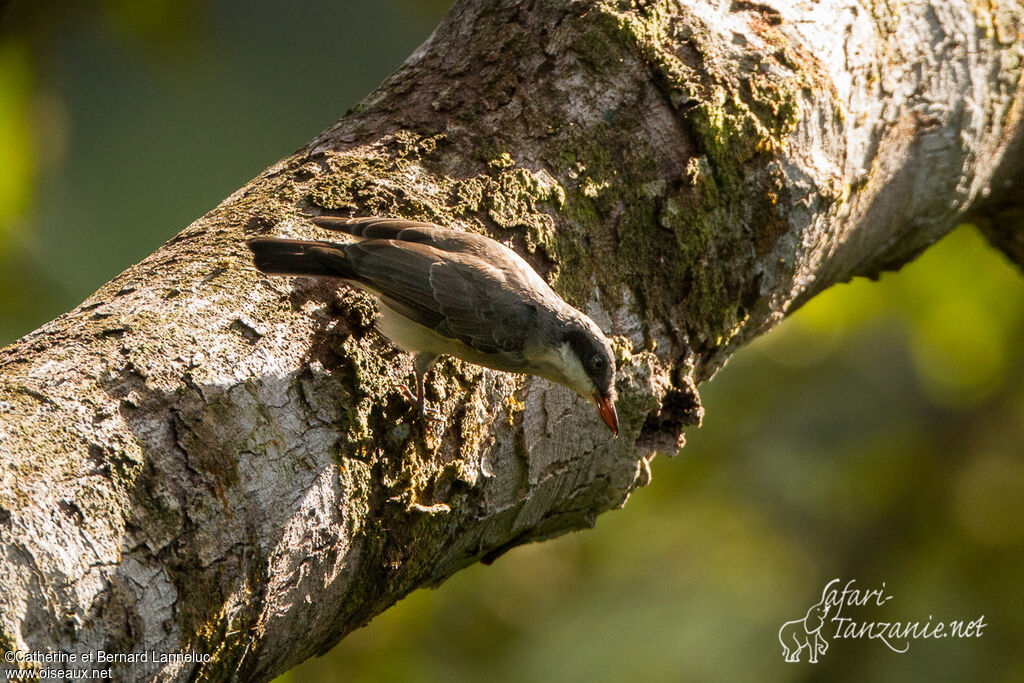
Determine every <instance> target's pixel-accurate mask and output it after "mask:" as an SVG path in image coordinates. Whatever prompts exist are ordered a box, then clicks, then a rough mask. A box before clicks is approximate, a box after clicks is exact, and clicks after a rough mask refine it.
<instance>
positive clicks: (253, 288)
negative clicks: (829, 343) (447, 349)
mask: <svg viewBox="0 0 1024 683" xmlns="http://www.w3.org/2000/svg"><path fill="white" fill-rule="evenodd" d="M1020 17H1021V6H1020V4H1019V3H1016V2H1000V3H998V4H995V3H994V4H988V3H984V2H980V3H979V2H965V1H962V0H945V1H939V0H933V1H932V2H917V3H892V4H890V3H884V2H874V1H873V0H866V1H861V2H858V1H854V0H824V1H822V2H816V3H802V2H785V1H782V0H778V1H775V0H773V1H772V2H770V3H768V4H758V3H753V2H746V1H741V0H735V1H724V2H723V1H714V0H711V1H709V0H699V1H698V2H687V3H683V2H679V1H674V0H658V1H651V2H641V1H639V0H637V1H634V2H627V1H625V0H623V1H618V0H604V1H586V2H584V1H572V0H557V1H556V0H544V1H543V2H542V1H540V0H536V1H534V2H504V1H498V0H475V1H468V0H467V1H462V2H458V3H457V4H456V5H455V6H454V7H453V9H452V10H451V12H450V13H449V15H448V17H447V18H446V19H445V21H444V22H443V23H442V25H441V26H440V27H439V28H438V29H437V31H436V32H435V34H434V35H433V36H432V37H431V39H430V40H428V41H427V43H426V44H425V45H424V46H423V47H422V48H420V49H419V50H418V51H417V52H416V53H415V54H414V55H413V56H412V57H410V59H409V60H408V61H407V62H406V64H405V65H404V66H403V67H402V68H401V69H400V70H399V71H398V72H397V73H395V74H394V75H393V76H392V77H391V78H389V79H388V80H387V81H386V82H385V83H384V84H383V85H382V86H381V87H380V89H379V90H378V91H376V92H375V93H374V94H372V95H371V96H370V97H369V98H368V99H367V100H366V101H365V102H363V103H362V104H361V105H360V106H359V107H357V108H356V109H355V110H354V111H352V112H350V113H349V114H348V115H347V116H346V117H345V118H343V119H342V120H341V121H339V122H338V123H337V124H336V125H335V126H334V127H332V128H331V129H330V130H328V131H326V132H325V133H324V134H322V135H321V136H320V137H319V138H317V139H316V140H314V141H313V142H312V143H310V144H309V146H308V147H306V148H304V149H302V150H300V151H298V152H297V153H296V154H295V155H293V156H292V157H290V158H288V159H285V160H283V161H281V162H280V163H278V164H276V165H275V166H273V167H272V168H270V169H268V170H267V171H266V172H264V173H263V174H262V175H260V176H259V177H258V178H256V179H255V180H253V181H252V182H251V183H249V184H248V185H247V186H246V187H244V188H242V189H241V190H239V191H238V192H237V193H235V194H234V195H232V196H231V197H229V198H228V199H227V200H225V201H224V203H223V204H221V205H220V206H219V207H218V208H217V209H215V210H214V211H212V212H211V213H210V214H208V215H207V216H204V217H203V218H201V219H200V220H198V221H196V222H195V223H194V224H193V225H191V226H190V227H188V228H187V229H186V230H184V231H183V232H182V233H181V234H180V235H178V236H177V237H175V238H174V239H172V240H171V241H170V242H168V243H167V244H166V245H164V246H163V247H162V248H161V249H160V250H159V251H157V252H156V253H155V254H153V255H152V256H151V257H149V258H147V259H146V260H145V261H143V262H142V263H140V264H138V265H137V266H134V267H132V268H131V269H129V270H128V271H126V272H125V273H123V274H122V275H120V276H118V277H117V278H115V279H114V280H113V281H112V282H111V283H109V284H108V285H106V286H104V287H103V288H102V289H100V290H99V291H98V292H96V294H94V295H93V296H92V297H90V298H89V299H88V300H87V301H86V302H85V303H83V304H82V305H81V306H79V307H78V308H76V309H75V310H74V311H72V312H70V313H68V314H66V315H64V316H62V317H60V318H59V319H57V320H55V321H53V322H52V323H50V324H48V325H46V326H44V327H43V328H41V329H40V330H38V331H36V332H34V333H32V334H30V335H28V336H27V337H25V338H23V339H21V340H19V341H18V342H16V343H15V344H13V345H11V346H10V347H8V348H6V349H4V350H3V351H0V533H2V537H0V646H2V649H4V650H5V651H9V650H19V651H22V652H40V651H42V652H56V651H64V652H75V653H81V652H85V651H89V650H105V651H108V652H120V653H128V652H133V651H143V650H150V651H156V652H164V653H175V652H189V651H195V652H201V653H207V654H209V655H211V656H212V657H211V658H210V661H208V662H206V663H200V664H197V663H194V662H171V663H160V662H157V663H154V662H152V661H150V662H149V663H147V664H134V665H119V666H115V675H116V676H117V677H119V678H123V679H125V680H146V679H159V680H185V679H191V678H195V677H198V678H203V679H212V680H222V679H231V678H238V679H242V680H267V679H268V678H270V677H272V676H273V675H275V674H277V673H280V672H282V671H284V670H286V669H287V668H288V667H290V666H291V665H293V664H295V663H297V662H299V661H301V660H302V659H304V658H306V657H308V656H310V655H312V654H314V653H317V652H322V651H324V650H326V649H327V648H329V647H330V646H331V645H333V644H334V643H335V642H337V640H338V639H339V638H341V637H342V636H343V635H345V634H346V633H347V632H349V631H351V630H352V629H354V628H357V627H358V626H360V625H361V624H364V623H365V622H366V621H367V620H369V619H370V618H372V617H373V616H374V615H375V614H377V613H379V612H381V611H382V610H384V609H386V608H387V607H388V606H390V605H391V604H393V603H394V602H395V601H396V600H398V599H399V598H401V597H402V596H403V595H405V594H407V593H408V592H409V591H411V590H413V589H415V588H417V587H420V586H430V585H436V584H438V583H439V582H441V581H443V580H444V579H445V578H446V577H447V576H449V575H451V574H452V573H453V572H455V571H457V570H458V569H459V568H461V567H464V566H466V565H468V564H470V563H473V562H477V561H479V560H481V559H487V558H493V557H496V556H497V555H499V554H501V553H502V552H503V551H505V550H506V549H508V548H511V547H513V546H515V545H517V544H521V543H525V542H527V541H532V540H537V539H542V538H547V537H551V536H554V535H557V534H561V533H564V532H566V531H568V530H572V529H579V528H582V527H586V526H588V525H591V524H593V522H594V519H595V517H596V515H598V514H599V513H601V512H603V511H605V510H609V509H612V508H616V507H619V506H621V505H622V504H623V503H624V502H625V500H626V498H627V497H628V496H629V495H630V493H631V492H632V491H633V490H634V489H636V488H637V487H639V486H643V485H644V484H646V483H647V482H648V481H649V478H650V469H649V460H650V458H651V457H652V455H653V454H654V452H656V451H658V452H665V453H670V454H671V453H674V452H675V451H676V450H677V449H678V448H679V447H680V446H681V444H682V436H681V433H682V430H683V428H684V427H686V426H688V425H693V424H696V423H697V422H698V421H699V418H700V413H701V409H700V405H699V401H698V398H697V394H696V391H695V385H696V383H699V382H701V381H703V380H705V379H707V378H708V377H709V376H711V374H713V373H714V371H715V370H716V369H717V368H718V367H720V366H721V364H722V363H723V362H724V361H725V360H726V359H727V358H728V356H729V355H730V354H731V353H732V352H733V351H734V350H735V349H736V348H737V347H738V346H740V345H742V344H743V343H745V342H747V341H749V340H750V339H752V338H753V337H755V336H756V335H758V334H761V333H763V332H765V331H766V330H768V329H769V328H771V327H772V326H773V325H774V324H775V323H776V322H777V321H779V320H780V319H781V318H782V317H783V316H784V315H785V314H786V313H787V312H788V311H790V310H792V308H793V307H794V306H796V305H799V304H800V303H801V302H803V301H805V300H806V299H807V298H809V297H810V296H813V295H814V294H815V293H817V292H819V291H821V290H823V289H825V288H826V287H828V286H829V285H831V284H833V283H835V282H838V281H842V280H846V279H849V278H851V277H853V276H857V275H867V276H872V275H875V274H877V273H878V272H879V271H881V270H883V269H890V268H896V267H898V266H899V265H901V264H902V263H904V262H906V261H907V260H909V259H910V258H912V257H913V256H914V255H915V254H917V253H918V252H920V251H921V250H922V249H924V248H925V247H926V246H928V245H929V244H931V243H932V242H934V241H935V240H936V239H938V238H939V237H941V236H942V235H943V234H945V233H946V232H947V231H949V230H950V229H951V228H953V227H954V226H955V225H956V224H957V223H958V221H960V220H962V219H963V217H964V216H966V215H971V214H972V213H973V214H978V215H982V214H983V215H986V216H988V215H995V214H998V215H1000V216H1011V215H1016V216H1018V219H1017V220H1016V222H1015V223H1013V224H1012V227H1011V228H1010V229H1008V230H996V229H993V231H992V234H993V235H997V234H998V235H1001V236H1002V238H1001V239H1002V240H1003V244H1004V245H1009V246H1006V248H1007V249H1008V250H1009V251H1010V252H1011V253H1013V249H1014V248H1016V249H1018V250H1019V249H1020V244H1021V243H1020V241H1019V237H1018V236H1019V228H1020V225H1021V223H1020V220H1019V216H1020V213H1019V212H1020V209H1019V205H1015V202H1018V201H1019V200H1020V198H1021V196H1022V194H1024V193H1022V192H1021V189H1022V185H1021V183H1020V181H1019V180H1018V177H1017V176H1016V175H1015V174H1016V171H1017V170H1018V167H1019V165H1020V162H1019V156H1017V157H1016V158H1012V157H1013V155H1011V154H1010V153H1009V150H1011V149H1013V148H1014V147H1015V146H1017V147H1016V149H1020V147H1019V145H1020V141H1021V138H1022V125H1021V118H1022V117H1021V114H1022V95H1021V54H1022V40H1021V35H1020ZM992 207H999V209H998V211H994V209H993V208H992ZM1013 211H1016V212H1017V213H1016V214H1013ZM318 212H332V213H341V214H352V215H392V216H402V217H408V218H417V219H426V220H430V221H434V222H437V223H440V224H443V225H451V226H456V227H459V228H462V229H466V230H475V231H480V232H484V233H487V234H490V235H492V236H494V237H496V238H497V239H499V240H503V241H505V242H506V243H508V244H510V245H512V246H513V248H515V249H517V250H519V251H520V252H521V253H522V254H524V255H525V257H526V258H527V259H528V260H529V261H530V262H531V263H533V264H534V265H535V266H536V268H537V269H538V270H539V271H540V272H541V273H542V274H544V275H545V276H546V277H547V278H548V279H549V281H550V282H551V283H552V284H553V286H554V287H555V289H556V290H558V291H559V292H560V293H562V294H563V296H565V297H566V298H567V299H568V300H569V301H571V302H572V303H574V304H576V305H578V306H580V307H581V308H583V309H584V310H586V311H587V312H589V313H590V314H591V315H592V317H594V319H595V320H596V321H597V322H598V323H599V324H600V325H601V326H602V327H603V328H604V329H605V330H606V331H608V332H610V333H611V334H612V335H615V340H616V341H615V343H616V347H617V354H618V357H619V363H620V367H621V372H620V378H619V385H618V388H619V394H620V397H621V398H620V402H619V415H620V419H621V424H622V434H621V436H620V437H619V438H618V439H617V440H613V439H610V438H609V436H608V434H607V430H606V429H605V427H604V426H603V425H602V424H601V422H600V420H599V419H598V418H597V416H596V414H595V413H594V411H593V410H592V409H591V408H590V407H589V406H587V405H584V404H583V403H582V401H581V400H580V399H577V398H576V397H574V396H573V395H571V393H570V392H569V391H568V390H566V389H563V388H561V387H557V386H553V385H551V384H549V383H547V382H545V381H542V380H538V379H531V378H524V377H518V376H509V375H505V374H501V373H495V372H490V371H484V370H481V369H479V368H477V367H474V366H468V365H464V364H461V363H459V362H457V361H453V360H450V359H449V360H445V361H443V362H441V363H440V364H439V365H438V367H437V369H436V370H435V371H434V373H433V374H432V376H431V379H430V381H429V386H428V390H427V391H428V397H429V398H430V399H431V400H432V401H434V402H436V403H438V404H439V405H440V406H441V410H442V416H443V420H442V422H441V423H439V424H438V425H436V426H435V427H434V428H433V429H429V430H428V429H427V428H425V427H424V426H423V425H422V424H421V423H420V422H419V421H418V420H417V419H416V417H415V416H414V414H413V413H412V412H411V411H410V409H409V407H408V406H407V404H406V403H405V402H404V400H403V399H402V396H401V392H400V390H399V388H398V387H399V385H400V384H401V383H402V382H404V381H407V379H408V376H409V373H410V371H411V364H410V359H409V358H408V357H407V356H405V355H403V354H401V353H398V352H396V351H395V349H394V348H392V347H391V346H390V345H389V344H388V343H387V342H386V341H384V340H382V339H381V338H380V337H379V336H378V335H377V334H376V333H374V332H372V331H371V323H372V317H373V307H372V303H371V302H370V301H369V300H368V299H367V298H366V297H365V296H364V295H362V294H360V293H357V292H353V291H351V290H348V289H345V288H336V287H333V286H330V285H328V284H324V283H321V282H315V281H312V280H308V279H268V278H266V277H264V276H261V275H260V274H259V273H258V272H257V271H256V270H255V269H254V268H253V267H252V266H251V263H250V258H249V255H248V253H247V251H246V249H245V248H244V246H243V241H244V239H245V238H247V237H250V236H253V235H257V234H276V235H290V236H299V237H314V236H317V230H316V229H315V228H314V227H313V226H312V225H311V224H309V223H308V222H307V221H306V220H305V216H306V215H308V214H310V213H318ZM993 225H996V222H995V221H994V222H993ZM1002 225H1007V223H1002ZM1012 245H1017V246H1016V247H1013V246H1012ZM1017 253H1018V254H1019V251H1018V252H1017ZM3 666H10V664H7V663H4V664H3ZM23 666H29V665H28V664H25V665H23Z"/></svg>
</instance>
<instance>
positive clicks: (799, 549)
mask: <svg viewBox="0 0 1024 683" xmlns="http://www.w3.org/2000/svg"><path fill="white" fill-rule="evenodd" d="M446 5H447V2H445V1H444V0H436V1H433V2H422V1H417V0H380V1H378V2H373V3H365V2H356V1H355V0H346V1H344V2H342V1H338V2H330V3H328V2H314V1H313V0H300V1H298V2H292V3H273V2H270V1H269V0H259V1H257V2H243V0H218V1H217V2H213V3H209V4H206V3H199V2H196V1H195V0H191V1H184V2H183V1H182V0H149V1H148V2H142V3H140V2H134V1H132V0H93V1H90V2H64V3H61V2H56V3H32V2H30V1H29V0H15V1H14V2H10V3H8V4H7V6H6V8H5V9H4V10H3V14H2V15H0V342H3V343H7V342H9V341H11V340H13V339H14V338H16V337H17V336H19V335H21V334H24V333H26V332H28V331H29V330H31V329H33V328H34V327H36V326H38V325H39V324H41V323H43V322H45V321H46V320H48V319H50V318H52V317H54V316H55V315H57V314H59V313H61V312H62V311H64V310H67V309H69V308H71V307H72V306H74V305H75V304H77V303H78V302H79V301H81V300H82V299H83V298H84V297H86V296H87V295H88V294H89V293H91V292H92V291H93V290H94V289H95V288H96V287H98V286H99V285H100V284H102V283H103V282H104V281H106V280H107V279H109V278H110V277H112V276H113V275H115V274H116V273H117V272H119V271H120V270H122V269H123V268H125V267H126V266H128V265H129V264H131V263H133V262H135V261H137V260H139V259H141V258H142V257H143V256H145V255H147V254H148V253H150V252H151V251H153V250H154V249H155V248H156V247H157V246H159V245H160V244H161V243H162V242H164V241H166V240H167V239H169V238H171V237H172V236H173V235H174V234H175V233H176V232H178V231H179V230H180V229H181V228H183V227H184V226H185V225H187V224H188V223H189V222H190V221H191V220H193V219H194V218H196V217H198V216H200V215H202V214H203V213H204V212H205V211H207V210H208V209H210V208H212V207H213V206H214V205H216V203H217V202H218V201H220V200H221V199H222V198H223V197H225V196H227V195H228V194H230V193H231V192H232V191H233V190H234V189H236V188H237V187H238V186H239V185H241V184H242V183H244V182H245V181H246V180H247V179H248V178H249V177H251V176H253V175H255V174H257V173H258V172H260V171H261V170H262V169H263V168H265V167H266V166H268V165H270V164H271V163H273V162H274V161H276V160H277V159H279V158H280V157H282V156H284V155H286V154H288V153H289V152H291V151H292V150H293V149H295V148H297V147H299V146H300V145H301V144H303V143H304V142H305V141H306V140H308V139H309V138H310V137H312V136H313V135H314V134H316V133H317V132H319V131H320V130H321V129H323V128H325V127H326V126H327V125H329V124H330V123H331V122H332V121H333V120H334V119H335V118H336V117H337V116H339V115H340V114H341V113H343V112H344V110H345V109H347V108H348V107H350V106H352V105H353V104H355V103H356V102H357V101H358V100H359V99H360V98H361V97H362V96H363V95H365V94H366V93H367V92H369V91H370V90H371V89H372V88H373V87H374V86H375V85H376V84H377V83H379V82H380V80H382V79H383V78H384V77H385V76H386V75H387V74H388V73H390V72H391V71H392V70H393V69H394V68H396V67H397V66H398V65H399V64H400V63H401V61H402V60H403V59H404V58H405V57H406V56H407V55H408V54H409V53H410V52H411V51H412V50H413V49H414V48H415V47H416V45H418V44H419V42H421V41H422V40H423V39H425V38H426V37H427V35H429V32H430V30H431V29H432V28H433V26H434V25H435V24H436V22H437V20H438V19H439V18H440V16H441V14H443V12H444V10H445V8H446ZM1022 339H1024V279H1022V278H1021V277H1020V275H1019V274H1018V273H1017V272H1016V271H1015V270H1014V269H1013V268H1012V267H1010V266H1009V265H1008V264H1007V263H1006V262H1005V261H1004V259H1002V257H1001V256H999V255H998V254H996V253H994V252H993V251H992V250H991V249H989V248H988V247H987V246H986V245H985V244H984V242H983V241H982V239H981V238H980V237H979V236H978V234H977V233H976V231H975V230H974V229H973V228H970V227H968V226H964V227H961V228H959V229H958V230H957V231H956V232H954V233H953V234H952V235H950V236H949V237H947V238H946V239H945V240H943V241H942V242H941V243H939V244H938V245H936V246H935V247H933V248H932V249H931V250H929V251H928V252H926V253H925V255H924V256H922V257H921V258H920V259H918V260H917V261H916V262H914V263H913V264H911V265H910V266H908V267H906V268H905V269H904V270H903V271H901V272H900V273H898V274H894V275H892V274H889V275H885V276H883V278H882V279H881V281H880V282H876V283H873V282H867V281H857V282H854V283H852V284H849V285H842V286H839V287H836V288H833V289H832V290H830V291H829V292H827V293H826V294H824V295H823V296H820V297H818V298H817V299H815V300H814V301H812V302H811V303H810V304H809V305H808V306H806V307H805V308H804V309H803V310H801V311H799V312H798V313H796V314H795V315H794V316H793V317H792V318H791V319H790V320H788V321H787V322H785V323H784V324H783V325H781V326H780V328H779V329H778V330H776V331H775V332H773V333H771V334H770V335H768V336H767V337H766V338H764V339H762V340H759V341H758V342H756V343H755V344H753V345H752V346H751V347H749V348H747V349H744V350H743V351H741V352H740V353H739V354H738V355H737V356H736V357H735V358H734V360H733V361H732V362H731V363H730V365H729V366H728V367H727V368H726V369H724V370H723V371H722V372H721V373H719V375H718V377H716V378H715V379H714V380H713V381H712V382H710V383H709V384H707V385H705V386H704V387H703V395H704V402H705V406H706V408H707V418H706V421H705V425H704V426H703V427H701V428H700V429H698V430H692V431H691V432H690V434H689V435H688V439H689V444H688V446H687V447H686V449H685V450H684V451H683V453H682V455H681V456H680V457H678V458H676V459H674V460H669V459H666V458H658V459H657V460H656V461H655V463H654V481H653V483H652V484H651V486H650V487H648V488H647V489H644V490H641V491H639V492H638V493H637V494H635V495H634V497H633V499H632V500H631V501H630V503H629V504H628V505H627V506H626V508H625V510H624V511H621V512H616V513H612V514H608V515H604V516H602V517H601V518H600V519H599V520H598V525H597V528H596V529H594V530H592V531H588V532H586V533H581V534H574V535H571V536H567V537H563V538H561V539H558V540H555V541H552V542H548V543H544V544H538V545H532V546H527V547H524V548H520V549H517V550H515V551H513V552H511V553H510V554H508V555H507V556H505V557H503V558H502V559H500V560H499V561H498V562H497V563H496V564H495V565H494V566H492V567H483V566H476V567H472V568H470V569H468V570H466V571H464V572H462V573H460V574H459V575H457V576H456V577H454V578H453V579H451V580H450V581H449V582H448V583H447V584H445V585H444V586H443V587H442V588H441V589H439V590H436V591H419V592H417V593H415V594H414V595H412V596H410V597H409V598H407V599H406V600H404V601H402V602H401V603H400V604H399V605H397V606H396V607H395V608H393V609H392V610H390V611H388V612H387V613H385V614H384V615H382V616H381V617H379V618H378V619H377V620H375V621H374V622H373V623H372V624H371V625H370V626H368V627H367V628H364V629H362V630H361V631H358V632H356V633H355V634H353V635H352V636H350V637H349V638H348V639H346V640H345V641H344V642H343V643H341V645H339V646H338V647H337V648H335V649H334V650H333V651H332V652H331V653H329V654H328V655H327V656H325V657H322V658H318V659H314V660H311V661H309V662H307V663H306V664H304V665H302V666H301V667H299V668H298V669H296V670H294V671H292V672H289V673H288V674H286V675H285V676H283V677H282V679H281V680H282V681H295V682H296V683H298V682H300V681H448V680H494V681H506V680H507V681H521V680H572V681H575V680H578V681H621V680H642V681H705V680H707V681H718V680H721V681H735V680H759V681H802V680H819V679H820V680H830V681H866V680H901V681H934V680H950V681H959V680H989V681H1014V680H1021V679H1024V647H1022V646H1024V578H1022V576H1021V567H1022V566H1024V452H1022V451H1024V420H1022V417H1024V389H1022V386H1024V382H1022V380H1024V354H1022V353H1021V350H1022ZM835 577H839V578H842V579H843V580H844V581H845V580H847V579H856V580H857V582H858V585H860V586H861V587H865V588H867V587H877V586H880V585H881V583H882V582H883V581H884V582H885V586H886V590H887V591H888V593H889V594H891V595H892V596H893V599H892V600H891V601H889V602H888V603H887V604H886V606H885V607H884V608H875V609H874V610H870V609H868V608H864V609H863V610H862V611H860V612H856V613H853V612H851V613H850V614H848V615H847V616H853V617H855V618H859V619H863V620H878V621H894V620H901V621H923V620H926V619H927V618H929V617H934V618H935V619H937V620H938V619H941V620H948V619H957V618H963V619H973V618H976V617H978V616H979V615H982V614H984V615H985V621H986V623H987V624H988V626H987V628H986V629H985V631H984V632H983V636H982V637H981V638H978V639H974V640H962V641H961V640H955V641H954V640H939V641H916V642H914V643H912V645H911V648H910V651H909V652H907V653H906V654H896V653H893V652H891V651H889V650H888V649H886V648H885V647H884V646H883V645H882V644H881V643H879V642H877V641H865V640H839V639H832V638H830V643H831V647H830V649H829V651H828V653H827V654H826V655H824V656H823V657H822V659H821V661H820V662H819V663H818V664H816V665H811V664H806V663H804V664H786V663H784V662H783V661H782V656H781V649H780V647H779V644H778V642H777V632H778V629H779V626H781V625H782V623H783V622H785V621H787V620H790V619H797V618H800V617H801V616H803V614H804V612H805V611H806V609H807V607H809V606H810V605H811V604H813V603H814V602H816V601H817V600H818V596H819V595H820V591H821V589H822V587H823V586H824V584H825V583H827V582H828V581H829V580H830V579H832V578H835ZM314 598H315V596H314Z"/></svg>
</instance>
